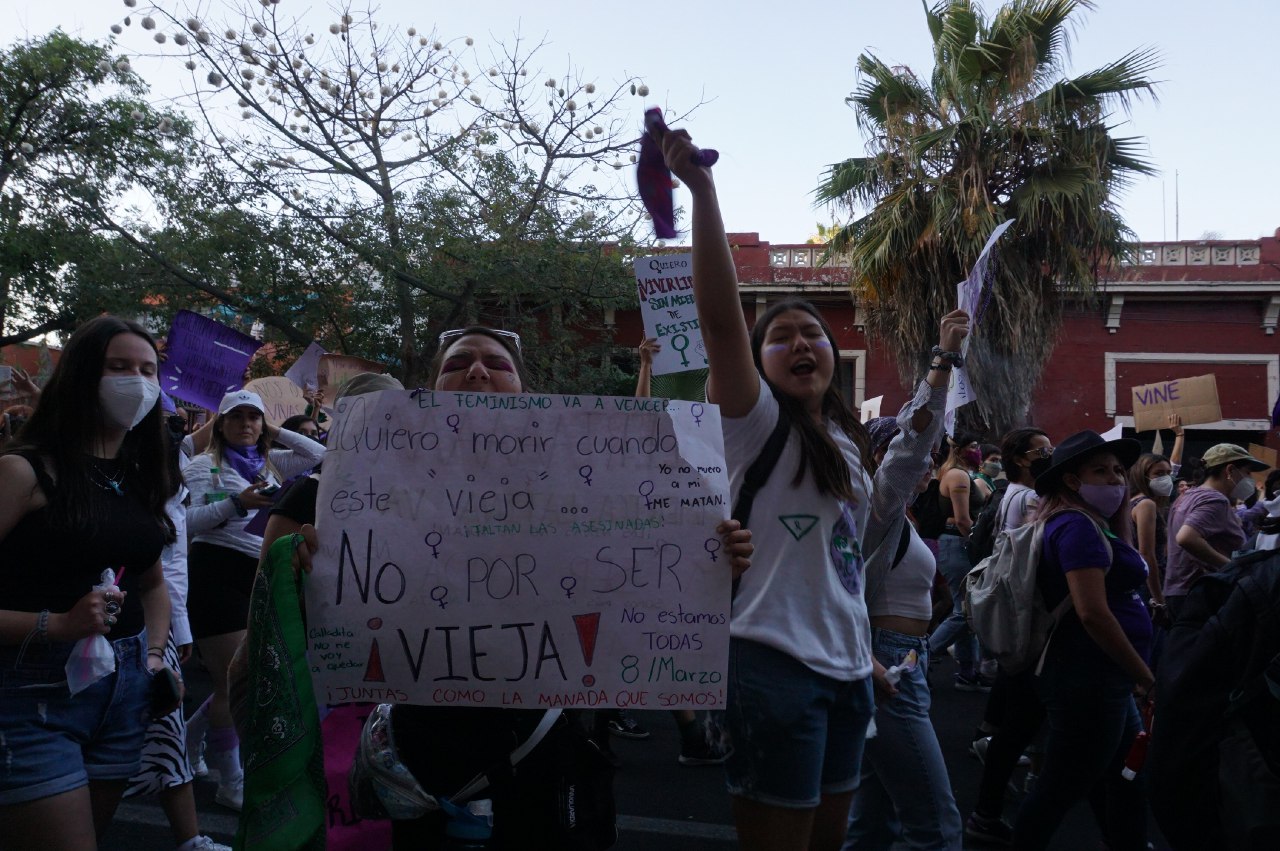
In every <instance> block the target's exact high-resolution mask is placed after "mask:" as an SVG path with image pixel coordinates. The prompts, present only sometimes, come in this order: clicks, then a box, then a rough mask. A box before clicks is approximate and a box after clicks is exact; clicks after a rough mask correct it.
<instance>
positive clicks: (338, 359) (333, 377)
mask: <svg viewBox="0 0 1280 851" xmlns="http://www.w3.org/2000/svg"><path fill="white" fill-rule="evenodd" d="M386 371H387V370H386V368H385V367H384V366H383V365H382V364H380V363H378V362H377V361H371V360H365V359H364V358H358V357H356V356H355V355H328V354H326V355H321V356H320V363H319V366H318V367H317V368H316V384H317V387H318V389H319V390H320V392H321V393H323V394H324V400H325V406H326V407H332V406H333V400H334V399H337V398H338V395H339V394H340V393H342V388H344V387H346V386H347V382H348V381H350V380H351V379H352V378H354V377H355V376H357V375H359V374H360V373H362V372H372V373H374V374H375V375H381V374H382V373H384V372H386Z"/></svg>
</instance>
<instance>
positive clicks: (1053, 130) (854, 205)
mask: <svg viewBox="0 0 1280 851" xmlns="http://www.w3.org/2000/svg"><path fill="white" fill-rule="evenodd" d="M1091 5H1092V4H1091V3H1090V2H1088V0H1010V2H1007V3H1006V4H1005V5H1003V6H1001V7H1000V8H999V9H998V10H997V11H996V13H995V14H994V15H993V16H991V17H989V18H988V17H987V16H985V15H984V14H983V12H982V10H981V8H980V7H978V6H977V5H976V4H974V3H972V2H969V0H949V2H943V3H939V4H937V5H935V6H933V7H932V8H929V7H927V6H926V8H925V16H926V21H927V24H928V28H929V32H930V35H931V37H932V40H933V54H934V69H933V72H932V74H931V75H930V76H929V78H928V79H927V80H926V79H922V78H920V77H919V76H918V75H916V74H915V73H914V72H913V71H912V70H911V69H910V68H906V67H902V66H897V67H894V66H890V65H888V64H886V63H884V62H883V61H881V60H880V59H878V58H877V57H875V56H873V55H870V54H863V55H862V56H860V57H859V58H858V75H859V80H858V86H857V88H856V89H855V91H854V92H853V93H852V94H851V95H850V96H849V97H848V98H847V102H848V103H849V105H850V106H852V107H853V109H854V112H855V115H856V117H857V121H858V124H859V126H860V127H861V128H862V129H863V131H864V132H865V133H866V134H867V135H868V136H869V141H868V151H867V155H866V156H863V157H852V158H850V159H847V160H845V161H843V162H840V163H836V164H834V165H832V166H831V167H830V168H829V169H828V170H827V172H826V175H825V178H824V179H823V181H822V183H821V185H820V186H819V187H818V189H817V191H816V193H815V195H816V197H817V199H818V200H819V201H820V202H834V203H837V204H839V205H842V206H843V207H844V208H845V209H847V210H848V211H849V212H850V213H851V214H853V215H854V216H855V218H854V220H853V221H852V222H851V223H849V224H848V225H846V226H844V227H843V228H841V229H840V230H839V231H838V232H837V233H836V235H835V236H834V237H833V238H832V239H831V241H830V243H829V247H828V251H827V255H826V256H827V257H834V256H836V255H845V254H847V255H848V257H849V258H850V266H851V287H852V289H853V291H854V294H855V297H857V298H859V299H861V300H862V302H863V304H864V305H865V306H866V309H867V321H868V329H869V331H870V332H871V333H872V335H873V336H875V337H876V338H878V339H879V340H880V341H881V342H882V343H884V344H886V345H888V346H889V348H890V349H891V351H892V352H893V353H894V355H895V356H896V358H897V360H898V363H899V367H900V370H901V372H902V374H903V377H904V379H906V380H910V379H911V378H913V377H914V376H916V375H919V374H920V371H921V369H922V368H923V366H924V353H926V352H927V351H928V350H929V348H930V346H931V345H932V344H933V342H934V341H935V340H936V334H937V330H936V329H937V326H938V320H939V319H940V318H941V316H942V315H943V314H944V313H946V312H947V311H948V310H951V309H954V306H955V284H956V283H957V282H958V281H961V280H963V279H964V278H965V277H966V275H967V274H968V270H969V268H970V267H971V266H972V264H973V262H974V261H975V260H976V259H977V256H978V252H979V251H980V250H981V248H982V245H983V243H984V242H985V241H986V238H987V236H988V235H989V234H990V233H991V231H992V230H993V229H994V228H995V226H996V225H997V224H999V223H1000V222H1001V221H1003V220H1005V219H1007V218H1013V219H1014V220H1015V223H1014V225H1013V227H1012V228H1011V230H1010V232H1009V233H1008V234H1006V236H1005V237H1003V239H1002V241H1001V249H1000V260H999V263H998V264H997V278H996V283H995V286H994V290H993V297H992V301H991V305H990V309H989V310H988V312H987V313H986V315H985V318H984V320H983V323H982V326H981V328H980V329H979V331H978V332H977V333H976V334H975V336H974V340H973V348H972V349H971V359H972V362H973V369H972V378H973V381H974V384H975V385H976V388H977V392H978V402H977V403H975V404H974V405H970V406H968V408H966V409H963V410H962V412H961V416H962V421H963V420H966V419H967V420H968V424H970V425H975V426H979V427H981V426H986V427H987V428H989V429H990V430H992V431H994V432H996V433H999V432H1002V431H1004V430H1006V429H1008V428H1011V427H1013V426H1015V425H1017V424H1019V423H1021V422H1022V421H1023V420H1024V418H1025V416H1026V412H1027V408H1028V406H1029V403H1030V398H1031V393H1032V391H1033V390H1034V388H1035V386H1036V384H1037V383H1038V381H1039V376H1040V373H1041V371H1042V368H1043V365H1044V362H1045V360H1046V359H1047V358H1048V356H1049V354H1050V352H1052V350H1053V347H1054V344H1055V342H1056V335H1057V329H1058V327H1059V324H1060V315H1061V298H1062V297H1063V295H1064V294H1083V295H1088V294H1089V293H1090V292H1091V291H1092V289H1093V287H1094V284H1095V282H1096V280H1097V278H1098V275H1099V272H1100V270H1101V269H1102V268H1104V267H1105V266H1106V264H1107V263H1109V262H1110V261H1111V259H1112V258H1114V257H1117V256H1119V255H1121V254H1122V253H1123V252H1124V251H1125V250H1126V248H1127V245H1128V240H1130V239H1131V237H1132V234H1131V232H1130V231H1129V229H1128V228H1127V227H1126V226H1125V224H1124V221H1123V220H1122V218H1121V216H1120V214H1119V210H1118V209H1117V205H1116V197H1117V194H1118V193H1119V192H1120V191H1121V190H1123V188H1124V187H1125V186H1126V185H1127V183H1128V182H1129V181H1130V180H1132V179H1133V178H1134V177H1135V176H1137V175H1145V174H1150V173H1152V172H1153V169H1152V167H1151V166H1150V164H1149V163H1147V162H1146V161H1145V160H1144V159H1143V158H1142V155H1141V147H1142V143H1141V140H1140V139H1135V138H1125V137H1116V136H1113V135H1112V129H1113V127H1112V125H1111V124H1110V123H1109V121H1110V120H1111V116H1112V113H1113V112H1114V111H1115V110H1116V109H1120V110H1124V109H1127V108H1128V106H1129V105H1130V103H1131V102H1132V100H1133V99H1134V98H1137V97H1141V96H1146V95H1151V94H1152V86H1153V84H1152V82H1151V81H1150V80H1149V79H1148V75H1149V74H1151V73H1152V72H1153V71H1154V70H1155V69H1156V67H1157V57H1156V55H1155V53H1153V52H1152V51H1134V52H1131V53H1129V54H1126V55H1125V56H1124V57H1122V58H1120V59H1118V60H1116V61H1114V62H1111V63H1109V64H1107V65H1104V66H1103V67H1101V68H1099V69H1096V70H1093V71H1089V72H1086V73H1084V74H1079V75H1076V76H1074V77H1071V76H1067V74H1066V71H1065V60H1066V55H1067V50H1068V47H1069V41H1070V40H1069V29H1068V28H1069V27H1070V25H1071V23H1072V22H1073V20H1074V17H1075V16H1076V15H1077V13H1079V12H1080V11H1082V10H1087V9H1089V8H1091Z"/></svg>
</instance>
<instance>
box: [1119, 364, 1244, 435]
mask: <svg viewBox="0 0 1280 851" xmlns="http://www.w3.org/2000/svg"><path fill="white" fill-rule="evenodd" d="M1170 414H1178V415H1179V416H1181V417H1182V424H1183V425H1196V424H1197V423H1216V422H1218V421H1219V420H1221V419H1222V407H1221V406H1220V405H1219V404H1218V379H1217V378H1216V377H1215V376H1213V375H1197V376H1195V377H1194V378H1175V379H1173V380H1172V381H1157V382H1155V383H1154V384H1143V385H1141V386H1139V387H1134V388H1133V430H1134V431H1139V432H1141V431H1150V430H1151V429H1158V428H1168V427H1169V415H1170Z"/></svg>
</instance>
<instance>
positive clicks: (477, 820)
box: [444, 798, 493, 851]
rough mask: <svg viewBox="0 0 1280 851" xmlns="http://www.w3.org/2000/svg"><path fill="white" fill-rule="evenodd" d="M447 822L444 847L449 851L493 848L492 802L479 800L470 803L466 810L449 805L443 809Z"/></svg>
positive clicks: (484, 799)
mask: <svg viewBox="0 0 1280 851" xmlns="http://www.w3.org/2000/svg"><path fill="white" fill-rule="evenodd" d="M444 810H445V812H447V813H449V820H448V821H447V822H446V823H445V826H444V835H445V843H444V847H445V848H447V849H449V851H479V850H480V849H488V848H492V847H493V846H492V845H491V844H490V842H489V840H490V839H492V837H493V801H491V800H489V799H488V798H481V799H480V800H478V801H471V802H470V803H468V804H467V806H466V809H462V808H459V807H456V806H454V805H452V804H451V805H449V806H446V807H444Z"/></svg>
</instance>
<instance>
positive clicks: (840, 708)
mask: <svg viewBox="0 0 1280 851" xmlns="http://www.w3.org/2000/svg"><path fill="white" fill-rule="evenodd" d="M873 710H874V702H873V699H872V691H871V678H870V677H865V678H863V679H861V680H852V681H845V680H834V679H831V678H830V677H825V676H823V675H822V674H819V673H816V672H814V671H813V670H811V669H810V668H808V667H806V666H805V665H804V664H803V663H802V662H800V661H798V660H796V659H795V658H793V657H791V656H789V655H787V654H786V653H783V652H782V651H780V650H775V649H774V648H772V647H768V646H766V645H763V644H759V643H757V642H754V641H746V640H743V639H737V638H735V639H731V640H730V642H729V694H728V707H727V709H726V711H725V718H726V721H727V722H728V727H729V733H730V735H731V736H732V738H733V754H732V755H731V756H730V757H729V760H728V761H727V762H726V763H725V770H726V773H727V785H728V788H729V794H730V795H734V796H736V797H739V798H745V799H747V800H751V801H759V802H760V803H762V804H768V805H770V806H774V807H788V808H791V809H809V808H812V807H816V806H818V804H819V803H821V800H822V796H823V795H838V794H842V793H845V792H851V791H853V790H854V789H856V788H857V786H858V776H859V771H860V764H861V762H862V748H863V743H864V741H865V739H866V734H867V722H868V721H870V720H871V714H872V712H873Z"/></svg>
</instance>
